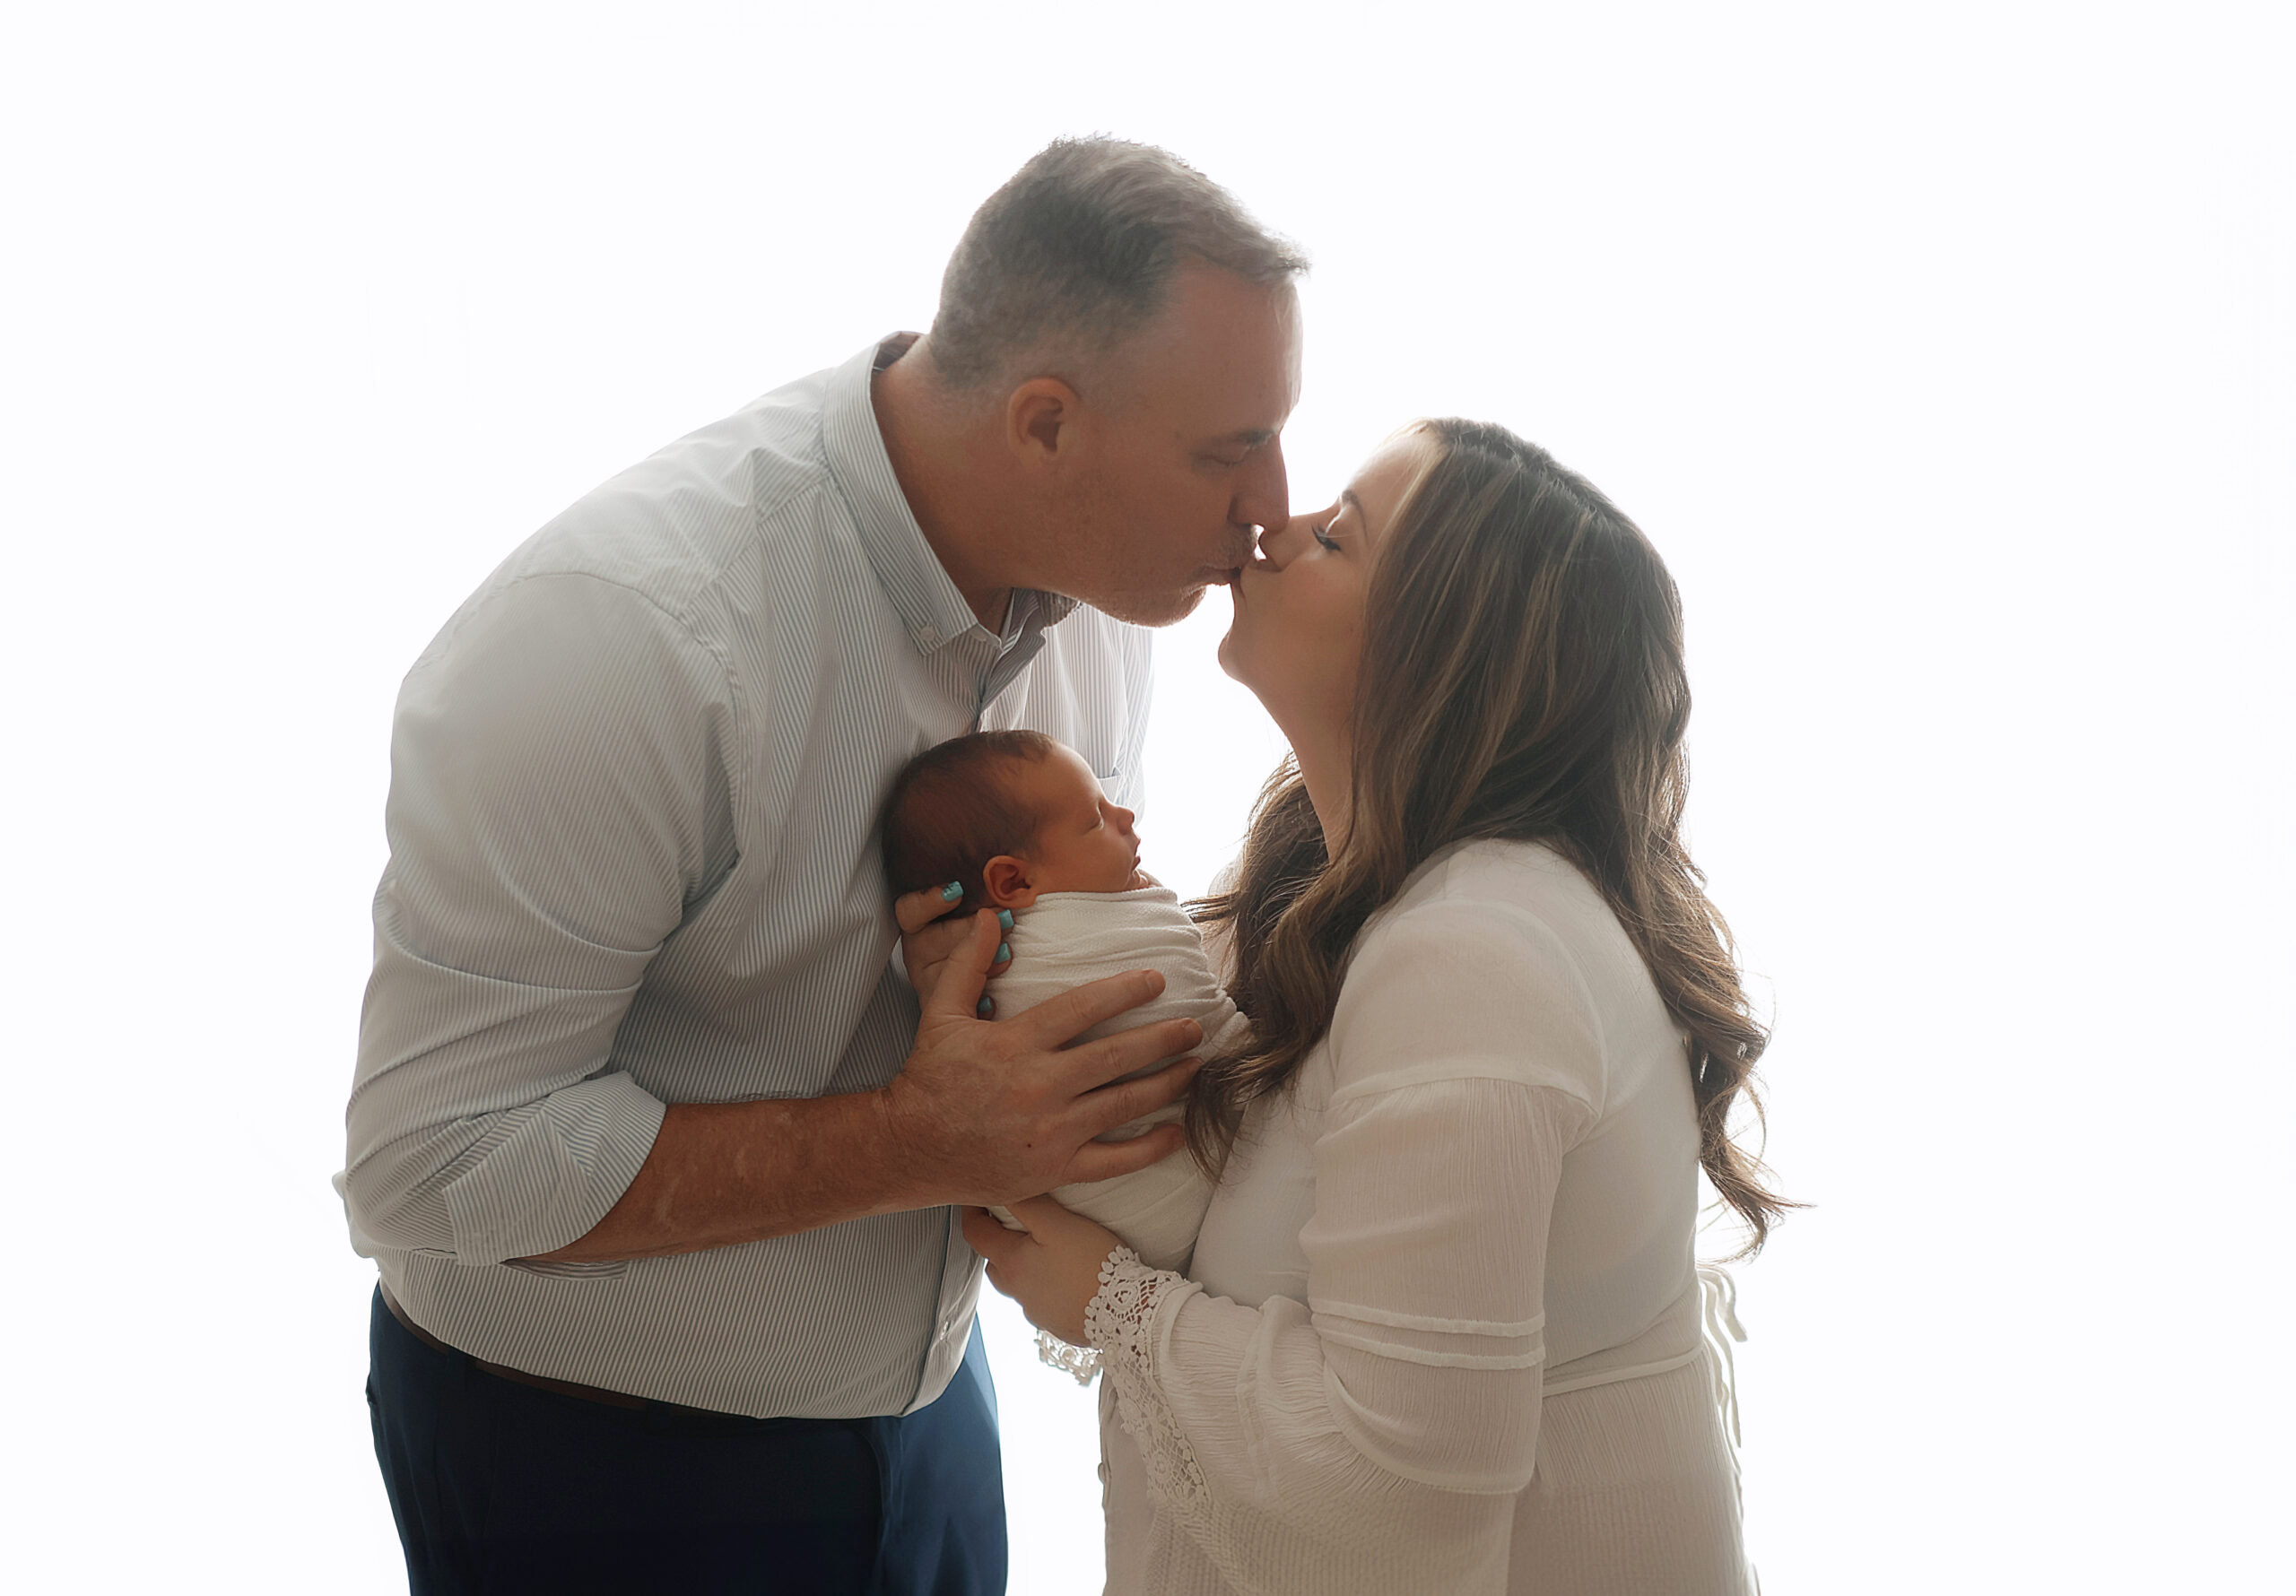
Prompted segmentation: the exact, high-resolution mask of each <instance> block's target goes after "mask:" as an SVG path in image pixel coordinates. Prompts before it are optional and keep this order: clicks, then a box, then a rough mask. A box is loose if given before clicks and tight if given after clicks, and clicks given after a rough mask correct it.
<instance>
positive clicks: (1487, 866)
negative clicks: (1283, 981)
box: [1332, 842, 1615, 1106]
mask: <svg viewBox="0 0 2296 1596" xmlns="http://www.w3.org/2000/svg"><path fill="white" fill-rule="evenodd" d="M1597 917H1599V919H1600V920H1602V921H1606V922H1609V923H1610V925H1611V929H1612V931H1613V934H1615V921H1614V920H1612V918H1611V915H1610V912H1609V909H1608V907H1607V906H1605V904H1604V903H1603V901H1602V898H1601V895H1600V894H1598V893H1596V891H1595V889H1594V888H1593V886H1592V885H1591V884H1590V883H1588V882H1587V880H1586V878H1585V877H1584V876H1582V875H1580V874H1579V872H1578V871H1577V870H1576V869H1575V868H1574V867H1573V866H1572V865H1571V864H1570V863H1569V862H1568V861H1566V860H1565V859H1563V858H1562V857H1561V855H1560V854H1556V853H1555V852H1554V851H1553V850H1552V849H1551V848H1547V847H1545V846H1542V845H1539V844H1536V843H1518V842H1472V843H1466V844H1462V845H1460V846H1457V847H1454V848H1451V849H1448V850H1446V851H1445V853H1443V854H1438V855H1437V856H1436V857H1435V858H1433V859H1431V860H1430V861H1428V863H1427V864H1426V865H1424V866H1422V868H1421V870H1420V871H1419V872H1417V873H1416V874H1415V875H1414V876H1413V879H1412V880H1410V881H1409V882H1408V883H1407V884H1406V885H1405V889H1404V891H1403V892H1401V893H1399V894H1398V895H1397V896H1396V898H1395V899H1394V900H1393V901H1392V902H1390V903H1389V904H1388V905H1387V906H1386V907H1385V908H1383V909H1382V910H1381V911H1380V912H1379V913H1378V915H1375V916H1374V917H1373V919H1372V920H1371V921H1370V922H1369V923H1368V924H1366V925H1365V927H1364V931H1363V933H1362V935H1361V937H1360V938H1359V939H1358V940H1357V942H1356V945H1355V950H1354V952H1353V955H1352V958H1351V959H1350V961H1349V964H1348V969H1347V975H1346V978H1345V980H1344V983H1343V984H1342V987H1341V990H1340V997H1339V1002H1338V1005H1337V1008H1336V1009H1335V1011H1334V1013H1333V1016H1332V1039H1333V1048H1334V1054H1335V1063H1336V1064H1337V1065H1338V1066H1339V1073H1340V1076H1341V1077H1342V1079H1343V1081H1346V1080H1349V1079H1350V1078H1352V1079H1353V1080H1355V1081H1357V1082H1361V1081H1366V1080H1370V1079H1374V1078H1378V1079H1385V1078H1387V1076H1388V1075H1389V1074H1390V1073H1391V1072H1392V1071H1395V1070H1396V1069H1397V1068H1398V1067H1401V1066H1403V1065H1404V1063H1405V1060H1406V1059H1407V1058H1408V1059H1412V1060H1416V1061H1419V1062H1417V1063H1412V1064H1410V1066H1409V1068H1410V1071H1411V1073H1412V1074H1413V1075H1414V1076H1418V1075H1423V1074H1426V1073H1427V1072H1428V1071H1430V1070H1434V1071H1437V1072H1439V1073H1441V1072H1446V1071H1448V1073H1451V1074H1457V1073H1460V1072H1463V1071H1464V1072H1468V1073H1474V1074H1476V1075H1500V1076H1504V1077H1506V1078H1509V1079H1519V1080H1524V1081H1525V1082H1526V1083H1527V1084H1533V1085H1544V1086H1555V1087H1560V1088H1561V1089H1564V1090H1567V1091H1569V1092H1570V1093H1571V1094H1572V1095H1573V1096H1576V1097H1582V1098H1585V1099H1586V1100H1587V1101H1588V1102H1589V1103H1590V1104H1592V1105H1595V1106H1599V1105H1600V1102H1601V1100H1602V1097H1603V1089H1602V1085H1601V1082H1602V1080H1603V1075H1604V1056H1605V1049H1604V1042H1603V1027H1602V1023H1601V1019H1600V1017H1599V1016H1598V1014H1597V1013H1596V1004H1595V1001H1594V997H1593V994H1592V993H1591V992H1590V991H1589V989H1588V986H1587V981H1586V978H1585V976H1584V974H1583V972H1582V970H1581V968H1580V963H1579V954H1578V945H1577V944H1578V943H1580V942H1582V941H1584V938H1585V933H1586V931H1587V929H1588V928H1589V926H1590V925H1591V923H1593V922H1594V921H1595V920H1596V918H1597ZM1390 1054H1392V1055H1395V1056H1393V1057H1390V1056H1389V1055H1390Z"/></svg>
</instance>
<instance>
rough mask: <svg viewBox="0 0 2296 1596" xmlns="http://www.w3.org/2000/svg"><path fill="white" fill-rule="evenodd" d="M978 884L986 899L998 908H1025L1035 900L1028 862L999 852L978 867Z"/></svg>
mask: <svg viewBox="0 0 2296 1596" xmlns="http://www.w3.org/2000/svg"><path fill="white" fill-rule="evenodd" d="M980 884H981V888H982V890H983V891H984V892H985V893H986V895H987V898H988V901H989V902H990V903H991V904H993V905H995V906H996V907H998V908H1000V909H1025V908H1027V907H1029V906H1031V904H1033V903H1035V902H1036V900H1037V889H1036V887H1035V886H1034V884H1032V883H1031V880H1030V879H1029V862H1028V861H1027V860H1025V859H1016V858H1014V857H1013V855H1012V854H997V855H996V857H995V858H994V859H991V860H990V861H989V862H988V863H986V864H984V865H982V866H981V867H980Z"/></svg>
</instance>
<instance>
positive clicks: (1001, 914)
mask: <svg viewBox="0 0 2296 1596" xmlns="http://www.w3.org/2000/svg"><path fill="white" fill-rule="evenodd" d="M996 924H999V925H1001V926H1003V927H1004V928H1005V930H1007V931H1010V930H1012V929H1013V911H1012V910H1010V909H999V910H997V911H996Z"/></svg>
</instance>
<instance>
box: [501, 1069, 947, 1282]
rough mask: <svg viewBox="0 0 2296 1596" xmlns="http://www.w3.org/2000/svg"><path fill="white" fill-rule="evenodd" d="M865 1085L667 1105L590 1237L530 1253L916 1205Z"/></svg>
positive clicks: (661, 1240) (614, 1247) (666, 1252)
mask: <svg viewBox="0 0 2296 1596" xmlns="http://www.w3.org/2000/svg"><path fill="white" fill-rule="evenodd" d="M907 1174H908V1172H907V1171H906V1170H905V1169H904V1167H903V1160H902V1158H901V1157H900V1147H899V1144H898V1142H897V1141H895V1140H894V1139H893V1138H892V1137H891V1135H889V1133H888V1123H887V1118H886V1115H885V1112H884V1104H883V1097H881V1095H880V1094H878V1093H874V1092H857V1093H852V1094H848V1095H844V1096H839V1097H790V1098H770V1099H767V1100H765V1101H761V1102H754V1103H678V1104H673V1105H671V1106H670V1110H669V1112H668V1114H667V1115H665V1116H664V1117H663V1120H662V1128H661V1131H660V1132H659V1133H658V1134H657V1135H656V1137H655V1139H654V1146H653V1149H652V1150H651V1151H649V1152H648V1154H647V1155H646V1162H645V1164H644V1165H643V1166H642V1167H640V1168H639V1171H638V1177H637V1178H636V1179H635V1180H633V1181H631V1183H630V1189H629V1190H628V1191H626V1192H624V1193H622V1198H621V1200H620V1201H617V1202H616V1203H615V1204H614V1205H613V1208H612V1209H611V1210H608V1211H607V1213H606V1216H605V1218H604V1219H600V1220H599V1221H598V1222H597V1224H596V1226H594V1227H592V1228H591V1230H590V1232H589V1234H588V1235H587V1236H583V1237H581V1238H580V1239H579V1240H578V1241H574V1242H570V1243H569V1244H567V1245H565V1246H562V1247H561V1248H559V1249H558V1250H557V1251H556V1252H554V1253H538V1254H536V1256H537V1258H538V1259H540V1260H541V1261H544V1262H581V1263H590V1262H607V1261H610V1260H613V1259H620V1258H663V1257H668V1256H670V1255H672V1254H674V1253H698V1252H700V1251H702V1250H703V1249H705V1248H709V1247H726V1246H732V1245H735V1244H736V1243H740V1242H745V1241H761V1240H763V1239H764V1238H766V1237H767V1236H789V1235H793V1234H795V1233H796V1232H797V1231H800V1230H811V1229H813V1228H815V1227H819V1226H822V1225H833V1224H836V1223H837V1222H839V1220H841V1219H859V1218H862V1217H863V1216H865V1215H867V1214H879V1213H892V1212H895V1211H898V1210H901V1209H907V1208H922V1207H926V1206H928V1205H929V1202H930V1199H929V1198H927V1197H925V1196H923V1195H921V1194H920V1193H918V1192H916V1191H913V1190H911V1189H910V1188H911V1186H912V1185H913V1184H914V1183H913V1182H911V1181H910V1180H909V1179H908V1178H907Z"/></svg>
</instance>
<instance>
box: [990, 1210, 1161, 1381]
mask: <svg viewBox="0 0 2296 1596" xmlns="http://www.w3.org/2000/svg"><path fill="white" fill-rule="evenodd" d="M1012 1213H1013V1218H1014V1219H1018V1220H1020V1221H1021V1223H1022V1224H1023V1225H1026V1226H1027V1227H1028V1230H1027V1231H1026V1232H1025V1233H1023V1232H1022V1231H1018V1230H1007V1229H1005V1227H1004V1226H1002V1225H1000V1224H998V1223H997V1222H996V1217H995V1216H994V1215H992V1214H991V1213H990V1212H989V1211H988V1210H987V1209H985V1208H969V1209H967V1210H965V1215H964V1227H965V1240H966V1241H967V1242H968V1243H969V1244H970V1245H971V1247H972V1250H973V1251H974V1252H976V1253H979V1254H980V1255H981V1256H982V1257H983V1258H986V1259H987V1260H988V1283H989V1284H990V1285H992V1286H994V1287H996V1288H997V1289H998V1290H999V1291H1002V1292H1003V1293H1004V1294H1005V1296H1007V1297H1011V1298H1012V1299H1013V1301H1014V1302H1017V1303H1019V1304H1020V1305H1021V1311H1022V1313H1024V1314H1027V1315H1028V1316H1029V1323H1031V1324H1033V1325H1035V1326H1036V1327H1037V1328H1038V1329H1039V1330H1044V1331H1051V1332H1052V1333H1053V1334H1054V1335H1057V1336H1058V1337H1059V1338H1060V1339H1061V1340H1064V1341H1066V1342H1067V1343H1068V1344H1069V1345H1070V1346H1072V1347H1081V1346H1083V1344H1084V1309H1085V1308H1086V1306H1088V1305H1090V1304H1091V1300H1092V1298H1093V1297H1097V1296H1099V1295H1100V1265H1101V1264H1102V1263H1105V1262H1107V1261H1108V1256H1109V1253H1113V1252H1115V1251H1116V1250H1117V1248H1118V1247H1120V1246H1122V1245H1124V1242H1123V1240H1122V1238H1121V1237H1119V1236H1118V1235H1117V1233H1116V1232H1115V1231H1113V1230H1110V1229H1109V1228H1108V1227H1106V1226H1105V1225H1095V1224H1094V1223H1092V1221H1091V1220H1090V1219H1086V1218H1084V1216H1083V1215H1082V1214H1073V1213H1070V1212H1069V1211H1068V1210H1066V1209H1065V1208H1063V1207H1061V1206H1060V1204H1059V1203H1057V1202H1056V1201H1053V1200H1052V1199H1051V1198H1049V1197H1027V1198H1023V1199H1022V1200H1021V1201H1018V1202H1015V1203H1013V1205H1012Z"/></svg>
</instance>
